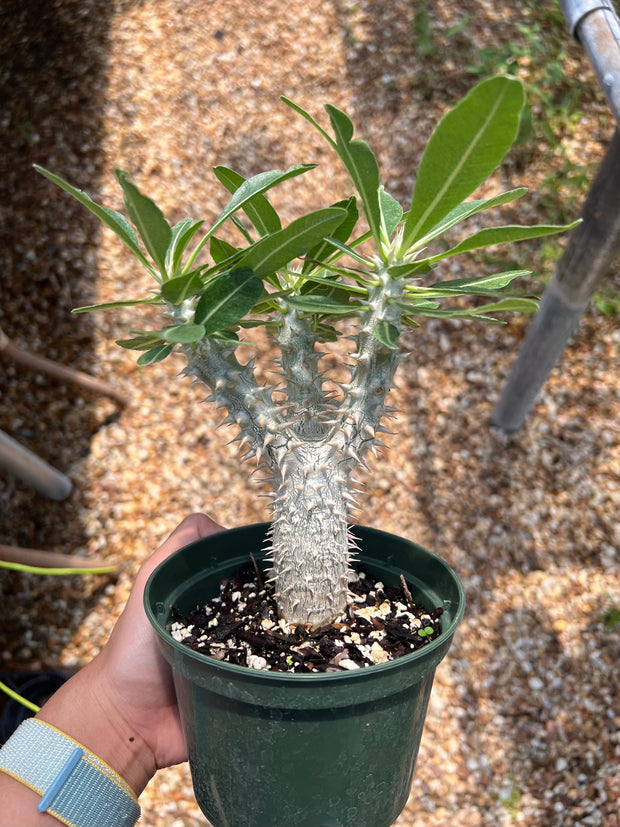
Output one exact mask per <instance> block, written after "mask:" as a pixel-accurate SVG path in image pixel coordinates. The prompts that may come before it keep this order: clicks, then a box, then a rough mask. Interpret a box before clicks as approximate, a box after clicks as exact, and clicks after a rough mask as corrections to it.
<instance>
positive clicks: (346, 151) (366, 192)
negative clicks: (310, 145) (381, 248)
mask: <svg viewBox="0 0 620 827" xmlns="http://www.w3.org/2000/svg"><path fill="white" fill-rule="evenodd" d="M325 109H326V110H327V113H328V115H329V118H330V121H331V124H332V128H333V130H334V133H335V135H336V146H335V149H336V152H337V153H338V157H339V158H340V160H341V161H342V163H343V164H344V165H345V167H346V170H347V172H348V173H349V175H350V176H351V178H352V180H353V183H354V184H355V188H356V190H357V191H358V193H359V195H360V198H361V199H362V204H363V205H364V212H365V214H366V220H367V221H368V226H369V227H370V229H371V232H372V234H373V236H374V238H375V241H376V242H377V244H379V243H380V241H381V207H380V206H379V165H378V164H377V159H376V158H375V155H374V153H373V151H372V149H371V148H370V147H369V146H368V144H367V143H366V142H365V141H362V140H361V139H360V138H355V139H354V138H353V123H352V121H351V119H350V118H349V116H348V115H347V114H346V113H345V112H343V111H342V110H340V109H337V108H336V107H335V106H332V105H331V104H327V105H326V107H325Z"/></svg>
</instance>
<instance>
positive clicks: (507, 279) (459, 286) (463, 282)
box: [428, 270, 531, 295]
mask: <svg viewBox="0 0 620 827" xmlns="http://www.w3.org/2000/svg"><path fill="white" fill-rule="evenodd" d="M529 275H531V271H530V270H509V271H507V272H505V273H493V274H492V275H489V276H479V277H478V278H475V279H453V280H452V281H438V282H437V283H436V284H433V285H431V287H430V288H428V289H430V290H433V289H438V290H441V289H445V288H447V289H448V290H450V291H451V292H459V293H468V294H469V295H473V294H475V293H476V292H477V291H478V290H484V291H486V292H490V291H493V290H502V289H503V288H504V287H508V285H509V284H510V283H511V282H512V281H514V280H515V279H517V278H521V277H523V276H529Z"/></svg>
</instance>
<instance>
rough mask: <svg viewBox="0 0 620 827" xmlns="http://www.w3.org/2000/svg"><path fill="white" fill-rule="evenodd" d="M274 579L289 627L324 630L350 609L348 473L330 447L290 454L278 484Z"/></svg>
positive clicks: (296, 450) (297, 449) (303, 447)
mask: <svg viewBox="0 0 620 827" xmlns="http://www.w3.org/2000/svg"><path fill="white" fill-rule="evenodd" d="M274 488H275V492H274V524H273V550H272V558H273V577H274V579H275V586H276V592H277V594H278V597H277V602H278V610H279V612H280V615H281V616H282V617H284V618H285V619H286V620H287V622H288V623H293V624H310V625H312V626H322V625H323V624H326V623H330V622H331V621H333V619H334V618H335V617H337V616H338V615H339V614H341V613H342V612H343V611H344V610H345V608H346V605H347V583H348V580H349V577H348V573H349V563H350V552H349V538H348V528H347V511H348V508H347V504H348V497H349V493H348V473H347V469H346V467H343V462H342V457H339V456H338V454H337V453H336V452H335V451H334V449H333V447H332V446H330V445H329V444H312V443H308V442H306V443H303V444H302V445H299V446H298V447H295V448H294V449H293V450H292V451H290V452H289V453H288V454H287V456H286V459H285V460H284V462H283V463H282V466H281V471H280V473H279V474H278V476H277V479H276V480H275V483H274Z"/></svg>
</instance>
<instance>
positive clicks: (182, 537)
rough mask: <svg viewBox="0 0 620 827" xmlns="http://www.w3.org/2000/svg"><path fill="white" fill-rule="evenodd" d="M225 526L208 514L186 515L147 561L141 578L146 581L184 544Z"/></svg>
mask: <svg viewBox="0 0 620 827" xmlns="http://www.w3.org/2000/svg"><path fill="white" fill-rule="evenodd" d="M223 530H224V529H223V526H221V525H218V523H216V522H214V521H213V520H212V519H211V518H210V517H207V515H206V514H190V515H189V517H186V518H185V519H184V520H183V522H182V523H180V525H178V526H177V527H176V528H175V529H174V531H173V532H172V534H170V536H169V537H168V538H167V539H166V540H165V541H164V542H163V543H162V544H161V546H160V547H159V548H158V549H157V551H155V553H154V554H153V555H151V557H150V558H149V559H148V560H147V561H146V563H145V564H144V565H143V566H142V568H141V569H140V571H139V573H138V578H137V580H136V583H137V581H138V579H139V580H141V581H144V580H146V578H147V577H148V576H149V575H150V573H151V572H152V571H154V569H155V568H156V567H157V566H158V565H159V564H160V563H161V562H162V561H163V560H165V559H166V558H167V557H170V555H171V554H174V552H175V551H178V550H179V549H181V548H183V546H187V545H189V543H193V542H194V541H195V540H200V539H202V538H203V537H208V536H209V535H210V534H216V533H217V532H218V531H223Z"/></svg>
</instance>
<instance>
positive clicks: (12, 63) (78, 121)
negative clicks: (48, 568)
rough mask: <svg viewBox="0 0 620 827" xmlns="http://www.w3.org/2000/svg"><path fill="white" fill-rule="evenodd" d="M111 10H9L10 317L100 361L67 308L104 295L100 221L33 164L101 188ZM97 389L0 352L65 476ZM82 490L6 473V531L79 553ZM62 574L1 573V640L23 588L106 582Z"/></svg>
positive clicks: (25, 440) (1, 383)
mask: <svg viewBox="0 0 620 827" xmlns="http://www.w3.org/2000/svg"><path fill="white" fill-rule="evenodd" d="M113 10H114V5H113V4H111V3H109V2H108V1H107V0H28V2H26V3H24V2H18V0H9V2H5V3H3V4H2V9H1V10H0V90H1V91H0V143H1V146H2V150H1V151H0V294H1V301H0V329H2V330H3V331H4V333H5V334H6V336H8V337H9V338H10V339H11V340H12V341H13V342H14V344H15V345H17V346H18V347H20V348H23V349H26V350H29V351H31V352H33V353H35V354H37V355H40V356H44V357H47V358H49V359H52V360H55V361H57V362H59V363H61V364H64V365H67V366H69V367H73V368H76V369H78V370H81V371H85V372H88V373H92V374H96V373H97V368H96V364H95V359H94V354H93V332H92V322H91V320H90V319H89V318H88V316H77V317H76V316H71V313H70V311H71V309H72V308H73V307H76V306H79V305H82V304H87V303H89V302H91V301H92V299H93V297H94V295H95V284H96V277H97V262H96V245H97V240H98V233H99V230H98V225H97V223H96V221H95V219H91V218H90V217H89V215H88V214H87V213H86V211H85V210H83V209H82V208H81V207H80V206H78V205H77V204H75V203H74V202H72V201H71V199H69V198H68V197H67V196H65V195H64V193H62V192H61V191H60V190H57V189H56V188H54V187H53V186H52V185H51V184H50V183H49V182H47V181H46V180H45V179H43V178H42V177H41V176H39V175H38V174H37V173H35V172H34V170H33V169H32V165H33V164H34V163H38V164H41V165H42V166H45V167H47V168H50V169H52V170H54V171H55V172H57V173H59V174H60V175H62V176H63V177H66V178H68V179H69V180H71V181H72V182H73V183H75V184H76V185H77V186H79V187H81V188H83V189H85V190H87V191H88V192H90V193H92V194H95V195H96V192H97V189H98V184H99V172H100V157H99V149H100V133H101V128H102V115H103V107H104V97H105V91H106V77H107V63H108V40H109V24H110V19H111V16H112V14H113ZM94 402H95V400H94V397H93V396H92V395H89V394H88V393H86V392H84V391H82V390H80V389H79V388H78V387H77V386H75V385H71V384H60V383H58V382H56V381H55V380H53V379H51V378H49V377H47V376H44V375H43V374H39V373H35V372H33V371H31V370H29V369H26V368H24V367H22V366H20V365H17V364H16V363H14V362H12V361H10V360H8V359H6V358H3V357H2V356H0V429H1V430H4V431H5V432H6V433H7V434H9V435H10V436H12V437H13V438H14V439H16V440H17V441H18V442H19V443H21V444H22V445H23V446H24V447H27V448H29V449H30V450H32V451H34V452H35V453H36V454H38V455H39V456H40V457H42V458H43V459H45V460H46V461H47V462H49V463H50V464H52V465H53V466H54V467H56V468H58V469H59V470H60V471H62V472H63V473H65V474H67V475H68V476H69V477H74V475H75V474H76V472H78V471H79V468H80V464H81V463H82V462H83V459H84V458H85V457H86V456H87V455H88V453H89V449H90V440H91V437H92V435H93V433H94V432H95V431H96V429H97V428H98V427H100V426H101V425H102V424H103V421H104V418H105V416H107V415H108V412H107V411H106V413H105V414H101V413H96V412H95V409H94ZM110 406H111V407H110V410H111V411H112V412H113V411H114V410H116V406H115V405H113V404H112V403H110ZM101 407H102V406H100V408H101ZM106 407H107V406H103V408H106ZM102 417H103V419H102ZM98 418H99V421H98ZM86 493H87V492H84V491H83V490H80V486H79V485H77V486H76V488H75V490H74V491H73V493H72V495H71V496H70V497H69V498H68V499H66V500H64V501H63V502H53V501H51V500H47V499H45V498H44V497H43V496H42V495H41V494H38V493H37V492H36V491H34V490H33V489H31V488H29V487H27V486H26V485H25V484H23V483H21V482H19V481H17V480H15V479H13V478H12V477H10V476H9V475H8V474H7V473H5V472H0V543H2V544H5V545H17V546H24V547H30V548H39V549H43V550H55V551H62V552H65V553H75V552H76V551H78V550H79V549H80V547H82V546H83V544H84V542H85V533H84V530H83V526H82V523H81V519H80V512H81V510H82V507H83V503H84V497H85V495H86ZM60 581H61V582H59V579H58V578H50V577H46V578H42V579H41V578H28V576H23V577H22V576H20V575H17V574H12V573H8V572H5V574H4V575H3V579H2V591H3V593H4V595H5V597H6V599H5V600H4V608H3V614H4V617H3V621H2V627H1V629H0V631H1V632H2V638H3V639H4V641H3V648H4V646H7V647H9V648H10V647H11V643H10V641H11V640H13V639H14V638H16V637H19V636H20V635H23V634H24V633H25V632H24V630H25V629H27V627H28V614H27V613H26V614H24V613H23V607H22V608H20V605H18V604H19V603H20V599H19V597H18V595H19V594H20V592H21V591H22V589H23V588H24V587H26V589H27V590H30V589H32V594H34V593H35V590H36V589H41V590H42V591H43V592H47V593H49V594H56V595H57V594H65V595H66V593H67V590H68V589H70V590H71V593H72V594H73V596H74V597H75V599H76V600H79V601H82V600H84V606H83V611H84V612H86V611H88V605H89V600H94V599H96V595H93V594H91V592H93V591H94V589H96V588H99V587H101V583H99V584H97V583H95V584H94V585H93V583H94V581H93V582H91V579H90V578H89V580H88V581H85V580H84V581H82V580H81V579H80V578H76V577H74V578H60ZM87 582H89V583H90V585H86V583H87ZM106 582H109V581H108V580H106ZM33 599H36V597H35V598H33ZM11 615H13V616H11ZM34 634H35V637H36V636H37V635H38V632H37V631H36V630H35V632H34ZM23 660H24V662H25V664H28V657H27V653H26V654H25V655H24V658H23Z"/></svg>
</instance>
